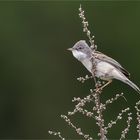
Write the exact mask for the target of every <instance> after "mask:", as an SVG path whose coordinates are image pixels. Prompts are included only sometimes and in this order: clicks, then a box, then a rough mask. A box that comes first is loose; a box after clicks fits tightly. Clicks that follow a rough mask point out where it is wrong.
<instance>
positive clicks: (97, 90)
mask: <svg viewBox="0 0 140 140" xmlns="http://www.w3.org/2000/svg"><path fill="white" fill-rule="evenodd" d="M111 82H112V80H109V81H108V82H107V83H105V84H104V85H103V86H102V87H99V88H97V89H96V92H99V91H100V90H103V88H105V87H106V86H107V85H109V84H110V83H111Z"/></svg>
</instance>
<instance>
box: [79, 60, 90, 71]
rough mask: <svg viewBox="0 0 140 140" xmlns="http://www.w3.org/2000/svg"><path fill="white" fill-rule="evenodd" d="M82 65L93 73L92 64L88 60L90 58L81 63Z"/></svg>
mask: <svg viewBox="0 0 140 140" xmlns="http://www.w3.org/2000/svg"><path fill="white" fill-rule="evenodd" d="M81 62H82V64H83V65H84V66H85V67H86V69H87V70H88V71H89V72H90V73H92V62H91V61H90V60H89V59H88V58H85V59H84V60H83V61H81Z"/></svg>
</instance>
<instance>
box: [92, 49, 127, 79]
mask: <svg viewBox="0 0 140 140" xmlns="http://www.w3.org/2000/svg"><path fill="white" fill-rule="evenodd" d="M93 55H94V56H95V57H96V58H97V59H99V60H101V61H105V62H108V63H110V64H111V65H113V66H114V67H116V68H117V69H119V70H121V72H122V73H123V74H124V75H125V76H126V77H130V73H129V72H128V71H127V70H125V69H124V68H123V67H122V66H121V65H120V64H119V63H118V62H117V61H116V60H114V59H113V58H111V57H109V56H107V55H105V54H103V53H101V52H99V51H95V52H94V54H93Z"/></svg>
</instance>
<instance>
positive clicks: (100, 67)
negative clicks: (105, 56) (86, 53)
mask: <svg viewBox="0 0 140 140" xmlns="http://www.w3.org/2000/svg"><path fill="white" fill-rule="evenodd" d="M82 64H83V65H84V66H85V67H86V68H87V70H88V71H89V72H90V73H92V74H93V68H92V63H91V62H90V61H89V60H88V59H85V60H84V61H82ZM95 76H96V77H98V78H100V79H103V80H107V81H108V80H110V79H113V78H115V79H120V78H121V79H122V78H123V75H122V74H121V73H120V72H119V71H118V70H117V69H116V68H115V67H114V66H112V65H111V64H109V63H107V62H103V61H100V62H98V63H97V64H96V69H95Z"/></svg>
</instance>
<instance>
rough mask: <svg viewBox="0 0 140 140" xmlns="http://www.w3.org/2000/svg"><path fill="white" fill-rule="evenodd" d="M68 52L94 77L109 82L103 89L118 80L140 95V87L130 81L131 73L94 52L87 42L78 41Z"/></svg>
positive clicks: (103, 55)
mask: <svg viewBox="0 0 140 140" xmlns="http://www.w3.org/2000/svg"><path fill="white" fill-rule="evenodd" d="M67 50H69V51H71V52H72V54H73V56H74V57H75V58H76V59H77V60H78V61H80V62H81V63H82V64H83V65H84V66H85V68H86V69H87V70H88V71H89V72H90V73H91V74H92V75H93V76H95V77H97V78H99V79H101V80H104V81H107V83H106V84H105V85H104V86H103V87H102V88H104V87H105V86H107V85H108V84H110V83H111V82H112V80H113V79H117V80H120V81H122V82H123V83H125V84H127V85H129V86H130V87H131V88H133V89H134V90H135V91H137V92H138V93H139V94H140V89H139V87H138V86H137V85H136V84H134V83H133V82H132V81H130V80H129V77H130V73H129V72H128V71H127V70H125V69H124V68H123V67H122V66H121V65H120V64H119V63H118V62H117V61H116V60H114V59H113V58H111V57H109V56H107V55H105V54H103V53H101V52H99V51H93V49H91V47H89V45H88V44H87V43H86V41H85V40H80V41H78V42H77V43H75V44H74V46H73V47H72V48H68V49H67Z"/></svg>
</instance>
